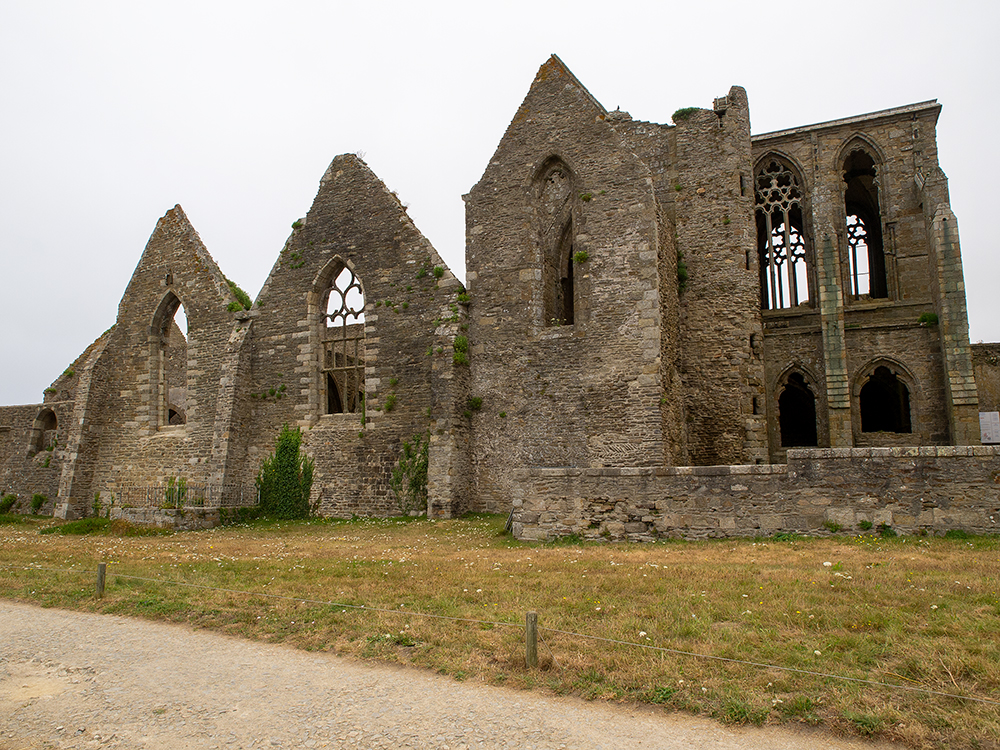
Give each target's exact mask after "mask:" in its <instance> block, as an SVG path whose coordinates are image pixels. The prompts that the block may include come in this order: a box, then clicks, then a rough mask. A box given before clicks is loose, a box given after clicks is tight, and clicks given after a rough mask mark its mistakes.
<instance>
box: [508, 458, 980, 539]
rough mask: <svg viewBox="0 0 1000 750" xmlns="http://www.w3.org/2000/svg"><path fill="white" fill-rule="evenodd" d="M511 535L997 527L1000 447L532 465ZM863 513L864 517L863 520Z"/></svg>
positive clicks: (522, 477) (520, 477)
mask: <svg viewBox="0 0 1000 750" xmlns="http://www.w3.org/2000/svg"><path fill="white" fill-rule="evenodd" d="M514 477H515V482H514V498H513V503H514V518H513V523H514V527H513V529H514V535H515V536H516V537H518V538H519V539H527V540H545V539H551V538H553V537H558V536H566V535H569V534H577V535H579V536H580V537H582V538H585V539H602V538H603V539H610V540H623V539H629V540H632V541H652V540H654V539H656V538H658V537H686V538H705V537H735V536H744V537H746V536H768V535H771V534H775V533H778V532H797V533H802V534H815V535H819V534H829V533H832V532H834V531H843V532H857V531H860V530H861V525H862V524H865V525H867V523H871V524H872V526H873V527H878V526H880V525H881V524H886V525H888V526H890V527H892V528H893V530H895V531H897V532H900V533H933V534H943V533H945V532H946V531H948V530H950V529H961V530H963V531H968V532H970V533H976V534H990V533H997V532H998V531H1000V447H998V446H974V447H971V446H970V447H964V446H958V447H952V446H931V447H914V448H819V449H802V450H797V449H792V450H789V451H788V463H787V464H770V465H767V464H765V465H745V466H681V467H651V468H617V469H616V468H602V469H574V468H527V469H518V470H516V471H515V473H514ZM866 522H867V523H866Z"/></svg>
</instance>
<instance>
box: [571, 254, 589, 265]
mask: <svg viewBox="0 0 1000 750" xmlns="http://www.w3.org/2000/svg"><path fill="white" fill-rule="evenodd" d="M588 260H590V253H588V252H587V251H586V250H577V251H576V252H575V253H573V262H574V263H575V264H576V265H580V264H581V263H586V262H587V261H588Z"/></svg>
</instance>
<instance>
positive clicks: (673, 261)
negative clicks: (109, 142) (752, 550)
mask: <svg viewBox="0 0 1000 750" xmlns="http://www.w3.org/2000/svg"><path fill="white" fill-rule="evenodd" d="M940 110H941V107H940V105H939V104H937V102H936V101H928V102H922V103H919V104H911V105H907V106H902V107H896V108H894V109H887V110H882V111H879V112H873V113H870V114H866V115H860V116H854V117H846V118H844V119H840V120H835V121H832V122H824V123H819V124H815V125H807V126H803V127H798V128H793V129H789V130H783V131H779V132H774V133H765V134H761V135H752V134H751V132H750V112H749V104H748V100H747V94H746V92H745V91H744V90H743V89H741V88H739V87H733V88H732V89H730V91H729V92H728V93H727V94H726V95H725V96H722V97H719V98H717V99H715V100H714V102H713V103H712V106H711V107H708V108H704V109H698V108H692V109H685V110H678V111H677V112H676V113H675V114H674V116H673V122H672V124H657V123H650V122H640V121H636V120H633V119H632V118H631V117H630V116H629V115H628V113H626V112H622V111H614V112H609V111H607V110H605V109H604V107H602V106H601V104H600V103H599V102H597V101H596V100H595V99H594V98H593V97H592V96H591V95H590V93H589V92H588V91H587V90H586V88H584V86H583V85H582V84H581V83H580V82H579V81H578V80H577V79H576V78H575V77H574V76H573V74H572V73H571V72H570V71H569V70H568V69H567V68H566V67H565V66H564V65H563V63H562V62H561V61H560V60H559V59H558V58H556V57H554V56H553V57H552V58H550V59H549V60H548V61H547V62H546V63H545V64H544V65H542V67H541V68H540V69H539V71H538V74H537V76H536V78H535V80H534V82H533V83H532V85H531V88H530V89H529V91H528V94H527V96H526V97H525V99H524V102H523V103H522V104H521V106H520V108H519V109H518V110H517V112H516V113H515V114H514V117H513V119H512V121H511V123H510V125H509V127H508V128H507V131H506V133H505V134H504V136H503V139H502V140H501V142H500V144H499V146H498V148H497V150H496V152H495V154H494V156H493V158H492V159H491V160H490V162H489V164H488V165H487V166H486V169H485V172H484V173H483V175H482V178H481V179H480V180H479V182H478V183H477V184H476V185H475V186H474V187H473V188H472V189H471V191H470V192H469V194H468V195H467V196H465V202H466V272H467V286H463V285H462V283H461V282H460V281H459V280H458V279H457V278H456V277H455V276H454V275H453V274H452V272H451V271H450V270H449V269H448V268H447V266H446V264H445V263H444V262H443V261H442V259H441V258H440V257H439V256H438V254H437V252H436V251H435V249H434V248H433V247H432V245H431V244H430V242H428V240H427V239H426V238H424V236H423V235H422V234H421V233H420V232H419V231H418V229H417V228H416V227H415V226H414V224H413V222H412V221H411V220H410V218H409V216H408V215H407V212H406V209H405V207H404V206H403V205H402V204H401V203H400V202H399V200H398V199H397V197H396V196H395V194H393V193H392V192H390V191H389V190H388V189H387V188H386V187H385V185H384V184H383V183H382V182H381V181H380V180H379V179H378V177H376V176H375V175H374V174H373V173H372V172H371V171H370V170H369V169H368V167H367V166H366V165H365V164H364V162H362V161H361V160H360V159H359V158H357V157H356V156H352V155H344V156H338V157H336V158H335V159H334V160H333V162H332V164H331V165H330V167H329V168H328V169H327V171H326V173H325V174H324V175H323V177H322V180H321V182H320V186H319V191H318V193H317V196H316V199H315V201H314V203H313V205H312V207H311V208H310V209H309V212H308V213H307V214H306V216H305V217H304V218H303V219H301V220H299V221H297V222H295V224H294V225H293V227H292V233H291V235H290V236H289V238H288V241H287V242H286V244H285V246H284V247H283V248H282V249H281V252H280V253H279V254H278V258H277V260H276V261H275V263H274V266H273V268H272V270H271V273H270V276H269V277H268V279H267V281H266V283H265V284H264V287H263V288H262V289H261V290H260V292H259V294H258V296H257V299H256V300H254V301H253V302H252V304H251V305H249V307H248V306H247V305H246V304H244V302H242V301H241V300H240V299H239V298H238V296H237V295H236V294H235V293H234V290H233V287H232V285H231V284H230V283H229V282H228V281H227V279H226V277H225V276H224V275H223V273H222V271H221V270H220V269H219V268H218V267H217V266H216V264H215V262H214V261H213V260H212V257H211V256H210V255H209V253H208V251H207V249H206V248H205V247H204V245H203V244H202V242H201V240H200V239H199V237H198V234H197V232H196V231H195V230H194V228H193V227H192V226H191V224H190V223H189V222H188V220H187V218H186V217H185V215H184V212H183V211H182V210H181V208H180V207H179V206H177V207H174V208H173V209H171V210H170V211H168V212H167V213H166V215H165V216H163V217H162V218H161V219H160V220H159V221H158V222H157V224H156V227H155V229H154V231H153V234H152V236H151V237H150V240H149V243H148V244H147V246H146V248H145V250H144V251H143V253H142V257H141V258H140V260H139V263H138V265H137V267H136V269H135V272H134V274H133V276H132V279H131V281H130V282H129V284H128V287H127V289H126V290H125V293H124V296H123V297H122V300H121V303H120V306H119V309H118V318H117V321H116V322H115V325H114V326H112V327H111V328H110V329H109V330H107V331H106V332H105V333H103V334H102V335H101V336H99V337H98V338H97V340H96V341H94V343H93V344H92V345H91V346H90V347H89V348H88V349H87V350H86V351H84V352H83V353H82V354H81V355H80V356H79V357H78V358H77V360H76V361H75V362H73V363H71V364H70V365H69V366H68V367H67V369H66V371H65V372H64V373H63V374H62V375H61V376H60V377H59V378H57V379H56V381H55V382H54V383H52V385H51V387H49V388H47V389H46V390H45V395H44V402H43V403H41V404H32V405H25V406H9V407H0V493H16V494H17V495H18V496H19V497H20V498H22V503H23V504H22V506H21V507H22V508H25V507H26V503H25V501H24V499H25V498H31V497H32V495H33V494H35V493H39V494H43V495H45V496H46V497H47V498H48V506H47V508H46V510H48V509H51V510H52V511H53V512H54V514H55V515H56V516H59V517H62V518H75V517H80V516H83V515H87V514H89V513H92V512H94V506H95V498H97V502H98V503H99V504H100V507H102V508H105V509H110V510H112V511H113V512H114V513H115V514H116V515H121V516H124V517H126V518H131V519H133V520H137V521H144V522H156V523H174V524H177V525H199V524H201V525H203V524H211V523H215V522H217V521H218V518H219V513H220V509H225V508H229V507H233V506H238V505H245V504H252V503H253V502H254V500H255V495H254V478H255V476H256V475H257V472H258V469H259V466H260V463H261V460H262V459H263V458H264V457H265V456H266V455H267V454H268V453H269V451H270V450H272V448H273V445H274V441H275V438H276V436H277V434H278V432H279V430H280V429H281V426H282V425H283V424H290V425H293V426H294V425H298V426H300V427H301V428H302V434H303V448H304V450H305V451H306V452H307V453H308V454H309V455H310V456H312V457H313V459H314V461H315V465H316V474H315V481H314V485H313V498H312V499H313V504H314V506H315V508H316V509H317V511H318V512H319V513H320V514H322V515H333V516H345V515H347V516H349V515H351V514H361V515H364V514H370V515H392V514H395V513H399V512H400V511H401V507H400V505H399V502H398V498H397V497H396V494H395V493H394V491H393V490H392V488H391V485H390V476H391V472H392V469H393V468H394V467H395V466H397V465H398V462H399V460H400V455H401V451H402V449H403V445H404V443H406V442H408V441H410V442H412V441H413V440H414V437H415V436H424V435H427V436H429V454H428V485H427V491H428V500H427V507H426V512H427V514H428V515H429V516H431V517H438V518H442V517H451V516H454V515H457V514H460V513H463V512H467V511H493V512H504V513H506V512H509V511H511V510H513V519H512V520H513V527H514V531H515V533H516V534H517V535H518V536H520V537H522V538H529V539H540V538H547V537H549V536H552V535H557V534H570V533H576V534H579V535H580V536H583V537H604V538H612V539H615V538H632V539H650V538H655V537H657V536H664V535H687V536H722V535H756V534H762V533H763V534H766V533H771V532H774V531H780V530H784V531H803V532H816V533H824V530H838V529H845V530H853V529H857V528H859V526H860V527H861V528H866V527H867V526H866V524H873V523H874V524H881V523H884V524H887V525H890V526H892V527H893V528H897V529H899V530H903V531H920V530H927V531H932V532H940V531H943V530H946V529H948V528H963V529H966V530H969V531H977V532H988V531H996V524H997V523H1000V447H996V446H990V445H984V444H982V443H983V442H984V440H983V438H982V436H983V435H988V436H990V435H993V433H992V432H990V430H992V427H991V425H992V422H991V421H990V420H991V419H993V418H994V415H993V413H995V412H997V410H998V409H1000V346H997V345H994V344H986V345H977V346H970V343H969V339H968V321H967V315H966V304H965V290H964V283H963V277H962V262H961V254H960V249H959V234H958V224H957V221H956V219H955V215H954V214H953V213H952V211H951V208H950V205H949V197H948V184H947V178H946V177H945V175H944V173H943V172H942V170H941V168H940V167H939V165H938V160H937V146H936V140H935V125H936V122H937V118H938V114H939V112H940ZM181 306H183V309H184V312H185V315H186V319H187V334H186V336H185V334H184V333H183V332H182V330H181V328H179V327H178V325H177V323H176V322H175V316H176V313H177V311H178V309H179V308H180V307H181ZM977 386H978V387H977ZM981 429H982V430H983V432H981ZM987 439H988V440H990V441H992V439H993V438H992V437H988V438H987ZM997 442H1000V438H997ZM180 480H183V481H184V486H185V496H184V497H183V498H182V499H183V502H177V503H174V506H175V507H170V508H164V507H163V506H164V502H163V499H164V488H165V487H168V486H176V483H178V482H180ZM175 499H176V497H175ZM167 505H170V503H167Z"/></svg>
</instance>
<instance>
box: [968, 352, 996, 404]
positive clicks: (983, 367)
mask: <svg viewBox="0 0 1000 750" xmlns="http://www.w3.org/2000/svg"><path fill="white" fill-rule="evenodd" d="M972 364H973V366H974V367H975V370H976V387H977V389H978V391H979V411H1000V344H973V345H972Z"/></svg>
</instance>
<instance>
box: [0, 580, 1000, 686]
mask: <svg viewBox="0 0 1000 750" xmlns="http://www.w3.org/2000/svg"><path fill="white" fill-rule="evenodd" d="M0 570H18V571H38V572H50V573H71V574H77V575H83V574H88V575H93V576H96V575H99V573H100V571H99V570H84V569H75V568H74V569H65V568H64V569H60V568H41V567H34V566H13V565H0ZM113 576H114V577H115V578H116V579H119V578H125V579H129V580H134V581H145V582H148V583H156V584H166V585H170V586H182V587H187V588H195V589H202V590H206V591H218V592H220V593H225V594H235V595H238V596H259V597H263V598H268V599H277V600H282V601H290V602H299V603H302V604H316V605H320V606H329V607H340V608H341V609H345V610H346V609H352V610H356V611H367V612H379V613H382V614H391V615H397V616H399V615H406V616H410V617H425V618H428V619H436V620H448V621H451V622H467V623H473V624H477V625H490V626H497V625H502V626H504V627H509V628H517V629H519V630H525V629H526V626H525V625H524V624H522V623H519V622H504V621H502V620H480V619H476V618H472V617H454V616H451V615H437V614H433V613H431V612H418V611H416V610H402V609H389V608H387V607H375V606H371V605H368V604H347V603H345V602H335V601H332V600H324V599H310V598H303V597H300V596H289V595H287V594H272V593H268V592H264V591H248V590H245V589H225V588H220V587H218V586H205V585H203V584H199V583H188V582H187V581H174V580H171V579H165V578H147V577H143V576H133V575H128V574H125V573H113ZM538 631H539V632H540V633H541V632H548V633H558V634H559V635H565V636H569V637H572V638H583V639H586V640H591V641H600V642H604V643H612V644H616V645H619V646H632V647H635V648H640V649H645V650H647V651H657V652H660V653H666V654H673V655H675V656H686V657H689V658H693V659H704V660H707V661H719V662H727V663H730V664H741V665H743V666H749V667H758V668H762V669H774V670H778V671H781V672H791V673H794V674H802V675H808V676H811V677H822V678H824V679H830V680H840V681H843V682H853V683H858V684H863V685H870V686H872V687H878V688H888V689H891V690H903V691H908V692H913V693H921V694H924V695H936V696H938V697H943V698H954V699H957V700H963V701H971V702H975V703H982V704H986V705H991V706H1000V701H995V700H990V699H989V698H980V697H977V696H970V695H959V694H957V693H946V692H942V691H940V690H932V689H930V688H925V687H914V686H911V685H898V684H896V683H892V682H880V681H878V680H868V679H864V678H861V677H848V676H846V675H839V674H834V673H832V672H816V671H813V670H809V669H799V668H797V667H786V666H782V665H780V664H769V663H767V662H758V661H749V660H746V659H733V658H730V657H727V656H715V655H713V654H699V653H697V652H694V651H683V650H681V649H675V648H667V647H665V646H654V645H652V644H648V643H637V642H635V641H624V640H620V639H617V638H607V637H605V636H599V635H591V634H588V633H577V632H574V631H572V630H560V629H558V628H548V627H544V626H541V625H539V626H538ZM542 641H543V643H545V647H546V649H547V650H548V651H549V654H550V655H551V656H552V661H553V663H556V658H555V654H554V653H552V648H551V647H550V646H549V644H548V643H547V642H545V639H542ZM556 665H557V666H559V665H558V664H556ZM559 668H560V669H561V668H562V667H559Z"/></svg>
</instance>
